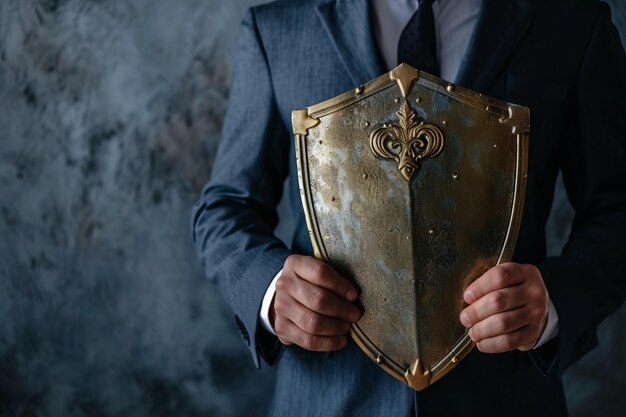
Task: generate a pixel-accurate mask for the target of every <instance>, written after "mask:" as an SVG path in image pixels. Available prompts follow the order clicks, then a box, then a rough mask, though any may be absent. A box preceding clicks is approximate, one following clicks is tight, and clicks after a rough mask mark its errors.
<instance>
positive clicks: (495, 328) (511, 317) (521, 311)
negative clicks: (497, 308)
mask: <svg viewBox="0 0 626 417" xmlns="http://www.w3.org/2000/svg"><path fill="white" fill-rule="evenodd" d="M527 324H528V309H527V308H526V307H522V308H518V309H516V310H512V311H506V312H504V313H498V314H494V315H493V316H490V317H487V318H486V319H484V320H482V321H480V322H478V323H477V324H476V325H474V326H473V327H472V328H471V329H470V330H469V335H470V337H471V338H472V340H473V341H474V342H480V341H481V340H484V339H489V338H492V337H496V336H499V335H504V334H507V333H511V332H515V331H516V330H519V329H521V328H522V327H524V326H526V325H527Z"/></svg>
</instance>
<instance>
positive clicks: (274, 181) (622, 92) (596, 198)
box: [193, 0, 626, 417]
mask: <svg viewBox="0 0 626 417" xmlns="http://www.w3.org/2000/svg"><path fill="white" fill-rule="evenodd" d="M238 48H239V50H238V58H237V61H236V65H235V72H234V79H233V83H232V89H231V93H230V94H231V96H230V101H229V107H228V112H227V117H226V119H225V122H224V130H223V138H222V142H221V144H220V149H219V152H218V154H217V156H216V159H215V166H214V170H213V174H212V177H211V180H210V182H209V183H208V184H207V186H206V187H205V189H204V191H203V193H202V196H201V198H200V200H199V201H198V203H197V205H196V206H195V207H194V211H193V235H194V241H195V244H196V247H197V250H198V253H199V256H200V259H201V260H202V262H203V264H204V266H205V268H206V273H207V276H208V277H209V278H210V279H211V280H212V281H213V282H214V283H215V284H216V285H217V288H218V289H219V290H220V292H221V294H222V295H223V296H224V298H225V299H226V301H227V302H228V303H229V304H230V305H231V306H232V308H233V311H234V314H235V320H234V322H235V323H236V325H237V326H238V328H239V330H240V332H241V334H242V337H243V339H244V341H245V342H246V343H247V344H248V346H249V347H250V351H251V353H252V357H253V359H254V362H255V363H256V364H257V366H258V365H259V363H260V362H259V355H261V356H262V357H263V358H265V360H266V361H267V362H268V363H270V364H271V363H274V362H276V361H277V365H276V366H277V367H278V380H277V387H276V394H275V399H274V403H273V412H272V413H273V415H280V416H325V417H330V416H344V415H358V416H403V417H404V416H408V415H410V413H411V409H412V408H413V407H414V403H415V407H416V408H417V410H418V411H419V413H420V415H421V416H423V417H432V416H457V415H464V416H498V417H501V416H530V415H532V416H551V417H553V416H561V415H565V414H566V409H565V403H564V399H563V392H562V386H561V382H560V375H561V374H562V372H563V371H564V370H565V369H567V367H568V366H569V365H570V364H572V363H573V362H574V361H576V360H577V359H579V358H580V357H581V356H583V355H584V354H585V353H586V352H588V351H589V350H590V349H592V348H593V347H594V346H595V344H596V336H595V334H596V327H597V325H598V324H599V322H600V321H601V320H602V319H603V318H604V317H605V316H606V315H608V314H609V313H610V312H612V311H613V310H615V309H616V308H617V307H618V306H619V305H620V304H621V303H622V302H623V300H624V296H625V293H626V284H625V280H624V274H623V272H622V271H623V268H621V265H620V263H621V261H622V260H623V259H626V245H625V244H624V236H626V145H625V136H626V99H625V97H626V59H625V57H624V50H623V48H622V46H621V43H620V41H619V37H618V34H617V31H616V29H615V27H614V26H613V25H612V24H611V21H610V12H609V9H608V7H607V6H606V5H605V4H603V3H599V2H595V1H584V0H568V1H565V0H563V1H559V0H543V1H539V0H485V1H484V3H483V8H482V12H481V16H480V18H479V22H478V24H477V29H476V30H475V32H474V35H473V37H472V40H471V42H470V47H469V50H468V53H467V56H466V59H465V62H464V63H463V65H462V68H461V72H460V75H459V77H458V79H457V80H456V81H457V83H458V84H459V85H462V86H464V87H468V88H471V89H473V90H477V91H480V92H484V93H486V94H488V95H490V96H494V97H496V98H500V99H504V100H507V101H511V102H515V103H518V104H523V105H527V106H529V107H530V108H531V138H530V157H529V171H528V172H529V174H528V190H527V197H526V202H525V207H524V217H523V220H522V226H521V232H520V235H519V240H518V243H517V248H516V252H515V254H514V261H517V262H523V263H533V264H535V265H537V266H538V267H539V269H540V270H541V273H542V275H543V278H544V281H545V283H546V285H547V287H548V290H549V293H550V296H551V298H552V300H553V302H554V304H555V306H556V309H557V311H558V313H559V317H560V333H559V336H558V339H557V340H555V341H553V342H551V343H550V344H549V346H547V347H546V348H545V349H543V351H542V352H537V351H531V352H530V353H522V352H519V351H514V352H509V353H504V354H496V355H488V354H482V353H480V352H478V351H477V350H474V351H473V352H472V353H471V354H470V355H468V357H467V358H466V359H464V360H463V361H462V362H461V363H460V364H459V366H457V367H456V368H455V369H454V370H453V371H452V372H451V373H450V374H449V375H447V376H446V377H445V378H443V379H442V380H441V381H439V382H437V383H436V384H434V385H433V386H432V387H430V388H428V389H426V390H424V391H422V392H420V393H418V394H417V395H415V396H414V393H413V392H412V391H411V390H410V389H409V388H407V387H405V386H404V385H403V384H401V383H400V382H397V381H396V380H395V379H393V378H392V377H390V376H388V375H387V374H385V373H384V372H383V371H382V370H380V369H379V368H378V366H376V365H375V364H374V363H372V362H371V361H370V360H369V359H368V358H366V357H365V355H363V354H362V353H361V352H360V351H358V348H356V347H355V345H354V344H349V346H348V347H347V348H346V349H344V350H342V351H340V352H337V353H332V354H323V353H313V352H308V351H305V350H303V349H300V348H297V347H292V346H290V347H287V348H286V349H284V350H282V356H280V358H279V355H278V352H280V351H281V349H278V347H279V346H278V345H279V344H278V341H277V339H276V338H275V337H273V336H271V335H269V334H268V333H267V332H265V331H264V330H262V328H261V327H260V326H259V325H258V320H257V318H258V313H259V306H260V304H261V300H262V297H263V294H264V293H265V290H266V288H267V286H268V284H269V282H270V280H271V279H272V277H273V276H274V274H275V273H276V272H277V271H278V270H280V268H281V267H282V265H283V262H284V260H285V259H286V257H287V256H288V255H289V254H291V253H303V254H310V253H311V245H310V242H309V238H308V233H307V230H306V226H305V221H304V217H303V212H302V206H301V203H300V198H299V193H298V186H297V174H296V169H295V163H294V161H295V157H294V150H293V140H292V134H291V124H290V115H291V111H292V110H293V109H297V108H303V107H305V106H308V105H311V104H314V103H317V102H319V101H322V100H325V99H327V98H330V97H334V96H336V95H338V94H339V93H342V92H344V91H347V90H350V89H352V88H354V87H355V86H358V85H360V84H362V83H364V82H366V81H368V80H370V79H372V78H374V77H376V76H378V75H380V74H381V73H382V72H383V70H382V68H381V65H380V59H379V56H378V52H377V50H376V47H375V43H374V39H373V36H372V30H371V27H370V19H369V6H368V2H367V1H366V0H330V1H313V0H309V1H305V0H285V1H279V2H275V3H271V4H267V5H263V6H259V7H256V8H253V9H251V10H250V11H249V12H248V14H247V15H246V17H245V19H244V22H243V28H242V34H241V39H240V42H239V47H238ZM559 169H560V170H561V171H562V172H563V176H564V180H565V185H566V188H567V191H568V195H569V197H570V200H571V202H572V204H573V206H574V208H575V209H576V220H575V224H574V230H573V233H572V236H571V238H570V240H569V242H568V244H567V246H566V248H565V250H564V252H563V254H562V256H559V257H555V258H548V259H546V244H545V236H544V225H545V222H546V219H547V216H548V213H549V211H550V205H551V201H552V196H553V191H554V184H555V179H556V176H557V173H558V171H559ZM285 178H288V180H289V189H290V202H291V206H292V208H293V211H294V215H295V219H296V226H297V227H296V233H295V236H294V239H293V242H292V245H291V249H288V248H287V247H286V246H285V245H284V244H283V243H282V242H280V241H279V240H278V239H276V238H275V236H274V235H273V230H274V227H275V226H276V223H277V215H276V205H277V203H278V201H279V200H280V198H281V193H282V184H283V181H284V179H285ZM551 350H552V351H551Z"/></svg>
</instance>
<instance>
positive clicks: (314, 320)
mask: <svg viewBox="0 0 626 417" xmlns="http://www.w3.org/2000/svg"><path fill="white" fill-rule="evenodd" d="M320 324H321V319H320V316H318V315H317V314H307V315H306V317H305V319H304V329H305V330H306V331H307V332H309V333H315V332H317V331H318V330H319V328H320Z"/></svg>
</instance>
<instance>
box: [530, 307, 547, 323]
mask: <svg viewBox="0 0 626 417" xmlns="http://www.w3.org/2000/svg"><path fill="white" fill-rule="evenodd" d="M545 313H546V310H545V309H544V308H541V307H533V308H531V309H530V312H529V314H530V318H531V319H532V320H533V321H534V322H540V321H541V320H542V319H543V318H544V316H545Z"/></svg>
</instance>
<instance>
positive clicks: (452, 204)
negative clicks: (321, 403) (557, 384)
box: [292, 64, 529, 390]
mask: <svg viewBox="0 0 626 417" xmlns="http://www.w3.org/2000/svg"><path fill="white" fill-rule="evenodd" d="M292 118H293V128H294V134H295V138H296V157H297V165H298V174H299V180H300V191H301V196H302V202H303V207H304V211H305V214H306V219H307V227H308V228H309V232H310V234H311V240H312V243H313V248H314V251H315V256H316V257H318V258H320V259H322V260H324V261H326V262H328V263H329V264H331V265H332V266H333V267H334V268H335V269H337V270H338V271H339V272H340V273H342V274H343V275H344V276H346V277H347V278H348V279H351V280H352V281H353V282H354V284H355V285H356V286H357V288H359V289H360V291H361V294H360V302H361V303H362V307H363V310H364V313H363V316H362V318H361V320H360V321H359V322H358V323H356V324H355V325H354V326H353V328H352V337H353V338H354V340H355V341H356V342H357V343H358V345H359V346H360V347H361V349H362V350H363V351H364V352H365V353H366V354H367V355H368V356H369V357H370V358H371V359H373V360H374V361H376V363H377V364H379V365H380V366H381V367H382V368H384V369H385V370H386V371H387V372H388V373H390V374H391V375H393V376H394V377H396V378H397V379H399V380H400V381H402V382H404V383H406V384H408V385H409V386H411V387H412V388H414V389H416V390H421V389H423V388H425V387H427V386H428V385H430V384H432V383H433V382H435V381H437V380H438V379H440V378H441V377H442V376H443V375H445V374H446V373H447V372H448V371H450V370H451V369H452V368H453V367H454V366H455V365H456V364H457V363H458V362H459V361H460V360H461V359H462V358H463V357H464V356H465V355H466V354H467V353H468V352H469V351H470V350H471V349H472V348H473V346H474V345H473V343H472V341H471V339H470V338H469V335H468V334H467V329H465V328H464V327H463V325H462V324H461V323H460V321H459V314H460V312H461V310H462V309H463V308H464V307H465V303H464V301H463V291H464V290H465V288H466V287H467V286H468V285H469V284H470V283H471V282H472V281H473V280H475V279H476V278H478V277H479V276H480V275H482V274H483V273H484V272H485V271H486V270H488V269H489V268H490V267H492V266H494V265H496V264H498V263H501V262H506V261H509V260H510V257H511V255H512V253H513V249H514V245H515V241H516V239H517V233H518V229H519V224H520V220H521V214H522V207H523V198H524V190H525V184H526V169H527V146H528V134H529V111H528V109H527V108H525V107H520V106H516V105H513V104H509V103H505V102H501V101H498V100H495V99H492V98H488V97H485V96H484V95H482V94H479V93H476V92H473V91H470V90H467V89H464V88H460V87H457V86H455V85H453V84H450V83H448V82H446V81H444V80H441V79H439V78H437V77H434V76H432V75H430V74H426V73H423V72H419V71H418V70H416V69H414V68H412V67H410V66H408V65H406V64H402V65H400V66H398V67H397V68H395V69H394V70H393V71H391V72H389V73H387V74H385V75H382V76H381V77H378V78H376V79H374V80H372V81H370V82H369V83H367V84H365V85H362V86H359V87H358V88H356V89H354V90H353V91H349V92H347V93H344V94H342V95H340V96H338V97H335V98H333V99H330V100H327V101H324V102H322V103H319V104H316V105H313V106H310V107H308V108H306V109H303V110H296V111H294V112H293V115H292Z"/></svg>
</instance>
